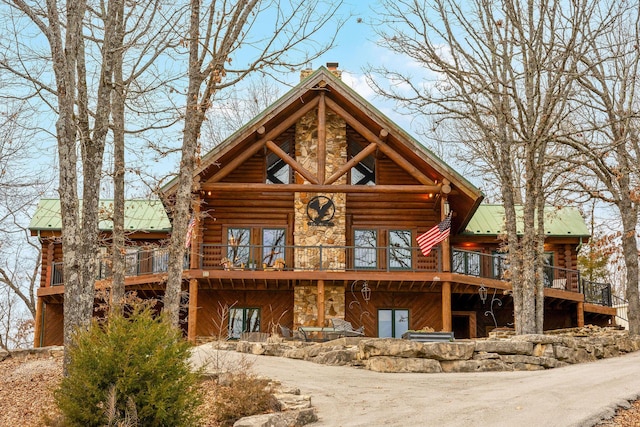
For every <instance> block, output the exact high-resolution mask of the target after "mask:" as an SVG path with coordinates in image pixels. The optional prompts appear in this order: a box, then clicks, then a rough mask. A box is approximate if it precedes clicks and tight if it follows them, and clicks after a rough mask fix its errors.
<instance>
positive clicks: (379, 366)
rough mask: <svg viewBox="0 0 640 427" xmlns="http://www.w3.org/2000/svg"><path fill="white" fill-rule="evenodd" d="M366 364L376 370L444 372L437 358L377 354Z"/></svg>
mask: <svg viewBox="0 0 640 427" xmlns="http://www.w3.org/2000/svg"><path fill="white" fill-rule="evenodd" d="M364 365H365V368H367V369H369V370H371V371H375V372H421V373H438V372H442V368H441V367H440V363H439V362H438V361H437V360H433V359H422V358H411V357H389V356H375V357H371V358H369V359H367V360H366V361H365V363H364Z"/></svg>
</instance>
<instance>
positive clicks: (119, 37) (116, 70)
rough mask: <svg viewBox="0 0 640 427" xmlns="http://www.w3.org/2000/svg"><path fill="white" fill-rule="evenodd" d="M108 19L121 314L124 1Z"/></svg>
mask: <svg viewBox="0 0 640 427" xmlns="http://www.w3.org/2000/svg"><path fill="white" fill-rule="evenodd" d="M108 14H109V16H112V17H113V19H114V20H115V24H114V25H113V27H114V34H113V39H114V42H113V50H114V61H113V63H114V66H113V76H114V82H113V83H114V85H113V92H112V101H111V109H112V113H111V115H112V122H113V124H112V131H113V241H112V249H111V250H112V261H113V262H112V264H113V269H112V271H113V277H112V282H111V310H112V311H115V312H121V310H122V304H123V301H124V295H125V285H124V277H125V269H126V265H125V253H126V248H125V235H124V217H125V185H124V175H125V157H124V103H125V94H124V82H123V77H122V66H123V49H122V47H123V39H124V23H123V21H124V1H123V0H111V1H110V2H109V11H108Z"/></svg>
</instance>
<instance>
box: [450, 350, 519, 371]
mask: <svg viewBox="0 0 640 427" xmlns="http://www.w3.org/2000/svg"><path fill="white" fill-rule="evenodd" d="M494 354H495V353H494ZM440 366H441V367H442V372H447V373H449V372H496V371H511V370H513V368H512V367H511V366H509V365H508V364H506V363H504V362H503V361H502V360H499V359H474V360H443V361H442V362H440Z"/></svg>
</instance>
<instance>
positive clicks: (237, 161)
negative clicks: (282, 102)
mask: <svg viewBox="0 0 640 427" xmlns="http://www.w3.org/2000/svg"><path fill="white" fill-rule="evenodd" d="M318 102H319V98H318V97H316V98H313V100H311V101H310V102H308V103H307V104H305V105H303V106H302V108H300V109H299V110H298V111H296V112H295V113H294V114H292V115H290V116H289V117H287V118H286V119H285V120H283V121H282V122H281V123H280V124H279V125H277V126H276V127H274V128H273V129H271V130H270V131H269V132H267V133H266V134H264V136H263V137H262V138H260V139H258V140H257V141H256V142H254V143H253V144H251V146H249V147H248V148H247V149H246V150H243V151H242V152H241V153H240V154H239V155H238V157H235V158H234V159H233V160H231V161H230V162H229V163H227V164H226V165H225V166H224V167H223V168H222V169H220V170H219V171H218V173H216V174H214V175H213V176H212V177H211V178H209V180H208V181H207V182H210V183H214V182H219V181H220V180H222V179H223V178H224V177H226V176H227V175H229V174H230V173H231V172H233V170H234V169H236V168H237V167H238V166H240V165H241V164H242V163H244V162H245V161H246V160H247V159H249V158H250V157H251V156H253V155H254V154H256V153H257V152H258V151H259V150H260V149H261V148H262V147H263V146H264V144H265V143H266V142H267V141H269V140H272V139H274V138H276V137H277V136H279V135H280V134H281V133H282V132H284V131H285V130H287V129H289V128H290V127H291V126H293V125H294V124H295V123H296V122H297V121H298V119H300V118H301V117H302V116H304V115H305V114H307V113H308V112H309V111H311V110H313V109H314V108H315V107H316V106H317V105H318Z"/></svg>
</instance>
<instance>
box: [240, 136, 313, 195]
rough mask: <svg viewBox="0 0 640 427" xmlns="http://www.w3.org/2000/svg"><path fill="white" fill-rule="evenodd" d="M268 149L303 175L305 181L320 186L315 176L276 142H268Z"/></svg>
mask: <svg viewBox="0 0 640 427" xmlns="http://www.w3.org/2000/svg"><path fill="white" fill-rule="evenodd" d="M265 145H266V146H267V148H268V149H269V150H271V151H272V152H273V153H274V154H275V155H276V156H278V157H280V158H281V159H282V161H284V162H285V163H286V164H288V165H289V166H291V168H292V169H293V170H295V171H296V172H298V173H299V174H300V175H302V177H303V178H304V179H306V180H307V181H309V182H310V183H311V184H314V185H317V184H319V182H318V179H317V178H316V177H315V176H313V175H312V174H311V172H309V171H308V170H306V169H305V168H304V167H303V166H302V165H301V164H300V163H298V162H297V161H296V160H294V159H293V158H292V157H291V156H290V155H288V154H287V153H285V152H284V151H283V150H282V148H280V147H278V145H276V143H275V142H273V141H267V142H266V144H265ZM268 185H273V184H268ZM252 186H253V185H252Z"/></svg>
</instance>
